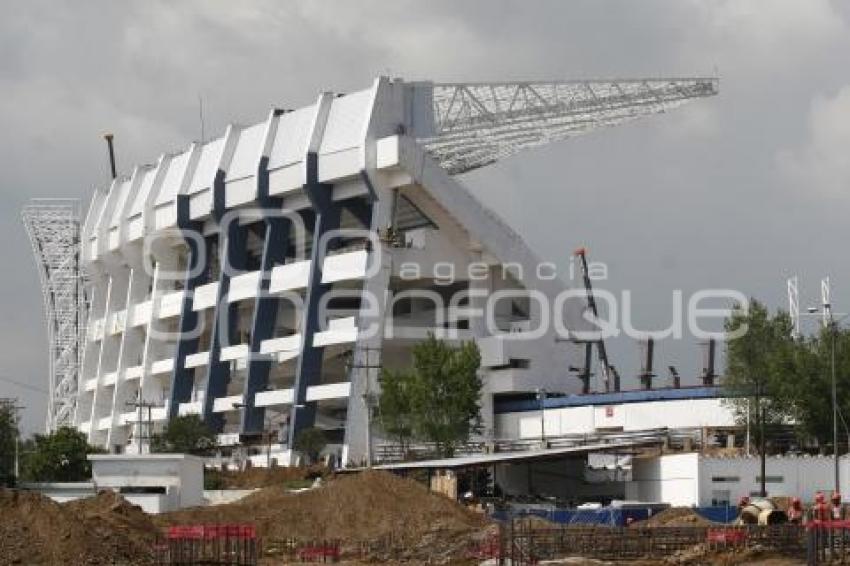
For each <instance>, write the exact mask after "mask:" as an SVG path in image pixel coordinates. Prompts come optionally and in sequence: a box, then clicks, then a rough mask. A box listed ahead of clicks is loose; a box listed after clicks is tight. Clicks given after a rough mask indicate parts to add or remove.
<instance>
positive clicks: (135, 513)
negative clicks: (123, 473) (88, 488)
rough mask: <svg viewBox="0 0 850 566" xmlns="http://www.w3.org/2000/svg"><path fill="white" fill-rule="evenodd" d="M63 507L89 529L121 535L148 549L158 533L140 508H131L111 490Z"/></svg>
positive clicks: (136, 506)
mask: <svg viewBox="0 0 850 566" xmlns="http://www.w3.org/2000/svg"><path fill="white" fill-rule="evenodd" d="M63 507H65V508H66V509H67V510H68V511H70V512H71V513H73V514H74V515H77V516H82V517H83V518H84V519H85V520H86V522H87V524H88V525H89V527H96V528H97V530H99V531H104V530H106V531H111V532H117V533H123V534H125V535H127V536H129V537H131V538H132V539H133V540H135V541H138V542H140V543H144V544H146V545H148V546H149V545H150V544H152V543H153V542H154V540H155V539H156V537H157V535H158V533H159V529H158V528H157V527H156V525H154V523H153V521H152V520H151V518H150V516H149V515H148V514H147V513H145V512H144V511H142V508H141V507H139V506H138V505H133V504H132V503H130V502H129V501H127V500H126V499H124V498H123V497H121V496H120V495H119V494H117V493H115V492H114V491H111V490H103V491H101V492H99V493H98V494H97V495H96V496H95V497H88V498H86V499H77V500H76V501H69V502H68V503H65V504H64V505H63Z"/></svg>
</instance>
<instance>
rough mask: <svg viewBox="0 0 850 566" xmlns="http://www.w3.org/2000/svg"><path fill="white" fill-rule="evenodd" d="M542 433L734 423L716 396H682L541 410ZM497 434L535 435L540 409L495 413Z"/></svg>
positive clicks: (537, 432)
mask: <svg viewBox="0 0 850 566" xmlns="http://www.w3.org/2000/svg"><path fill="white" fill-rule="evenodd" d="M544 420H545V428H546V436H563V435H569V434H594V433H597V432H601V431H611V430H623V431H626V432H629V431H639V430H646V429H652V428H664V427H666V428H702V427H728V426H734V425H735V420H734V417H733V415H732V411H731V410H730V409H729V408H727V407H726V406H724V405H723V403H722V401H721V400H720V399H686V400H669V401H649V402H645V403H622V404H619V405H605V406H601V405H600V406H584V407H564V408H558V409H546V410H545V411H544ZM496 434H497V436H498V437H499V438H539V437H540V412H539V411H523V412H516V413H503V414H499V415H496Z"/></svg>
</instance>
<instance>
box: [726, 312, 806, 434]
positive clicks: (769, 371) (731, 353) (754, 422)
mask: <svg viewBox="0 0 850 566" xmlns="http://www.w3.org/2000/svg"><path fill="white" fill-rule="evenodd" d="M791 330H792V326H791V319H790V317H789V316H788V315H787V314H786V313H785V312H782V311H779V312H778V313H777V314H776V315H773V316H771V315H770V313H769V312H768V310H767V308H766V307H765V306H764V305H763V304H761V303H759V302H758V301H756V300H752V301H751V302H750V304H749V308H748V309H746V310H744V309H736V310H735V311H734V312H733V314H732V316H731V317H730V318H729V320H727V321H726V332H727V335H728V336H729V338H728V339H727V341H726V372H725V375H724V381H723V385H724V387H726V389H727V390H728V391H730V392H731V393H733V395H734V397H732V398H731V399H730V401H729V402H730V403H731V405H732V407H733V409H734V412H735V414H736V417H737V419H738V420H739V422H741V423H742V424H744V423H746V419H747V418H749V419H750V425H751V430H752V431H753V433H754V434H755V435H756V436H757V435H758V430H759V427H758V419H759V411H758V410H757V407H759V406H760V407H761V409H762V412H763V415H764V422H765V425H766V426H770V425H775V424H778V423H782V422H788V421H789V419H790V418H791V417H792V416H793V415H794V414H795V412H796V411H795V407H794V404H793V402H792V397H791V396H789V390H788V389H789V385H790V384H792V383H793V381H795V380H796V379H797V378H798V376H800V374H801V372H802V373H805V367H804V366H803V365H802V362H803V359H802V358H800V357H799V356H798V354H799V352H800V350H801V349H800V348H799V345H798V344H797V343H796V342H795V340H794V339H793V338H792V336H791ZM742 331H743V332H742ZM735 334H740V336H738V337H734V335H735Z"/></svg>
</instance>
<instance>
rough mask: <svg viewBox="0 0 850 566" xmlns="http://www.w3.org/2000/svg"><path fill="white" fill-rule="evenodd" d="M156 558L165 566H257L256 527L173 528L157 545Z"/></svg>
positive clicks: (258, 553) (168, 530) (217, 525)
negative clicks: (208, 565)
mask: <svg viewBox="0 0 850 566" xmlns="http://www.w3.org/2000/svg"><path fill="white" fill-rule="evenodd" d="M154 556H155V559H156V563H157V564H162V565H166V564H168V565H186V566H189V565H195V564H216V565H225V564H226V565H234V566H237V565H238V566H242V565H254V564H257V562H258V560H259V556H260V542H259V539H258V538H257V530H256V528H255V527H254V526H253V525H243V524H225V525H223V524H214V525H174V526H171V527H168V528H167V529H166V531H165V536H164V538H162V539H160V540H158V541H157V543H156V544H155V546H154Z"/></svg>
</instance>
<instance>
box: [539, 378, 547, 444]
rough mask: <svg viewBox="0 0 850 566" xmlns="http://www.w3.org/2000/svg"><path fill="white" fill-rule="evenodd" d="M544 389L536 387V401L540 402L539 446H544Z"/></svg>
mask: <svg viewBox="0 0 850 566" xmlns="http://www.w3.org/2000/svg"><path fill="white" fill-rule="evenodd" d="M546 394H547V393H546V390H545V389H543V388H542V387H538V388H537V401H539V402H540V447H541V448H546Z"/></svg>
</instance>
